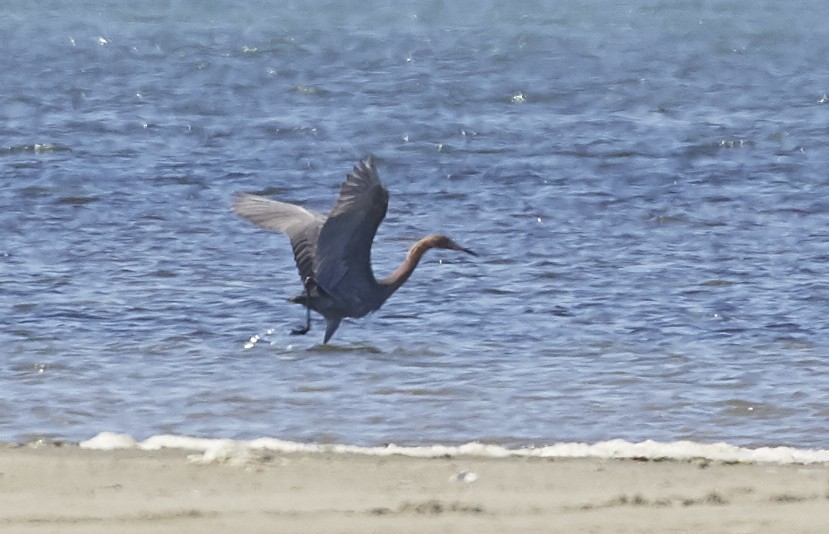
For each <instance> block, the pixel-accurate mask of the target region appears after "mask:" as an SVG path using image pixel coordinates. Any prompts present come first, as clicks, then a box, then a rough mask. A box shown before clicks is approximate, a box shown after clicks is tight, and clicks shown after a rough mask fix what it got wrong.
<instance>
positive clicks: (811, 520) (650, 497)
mask: <svg viewBox="0 0 829 534" xmlns="http://www.w3.org/2000/svg"><path fill="white" fill-rule="evenodd" d="M192 459H193V457H192V456H191V455H190V454H189V453H188V451H184V450H180V449H165V450H159V451H142V450H114V451H91V450H84V449H81V448H79V447H77V446H74V445H64V446H42V447H30V446H12V445H8V446H3V447H2V448H0V531H1V532H4V533H15V534H16V533H46V532H60V533H84V534H94V533H108V534H111V533H119V532H125V533H126V532H129V533H142V532H147V533H150V532H152V533H158V532H177V533H188V532H246V533H255V532H303V533H305V532H308V533H315V532H319V533H331V532H461V533H463V532H470V533H472V532H475V533H481V532H567V533H579V532H585V533H586V532H636V533H642V532H655V533H656V532H659V533H664V532H689V533H690V532H695V533H699V532H718V533H759V532H768V533H780V532H786V533H796V532H802V533H806V532H809V533H818V532H826V529H827V528H829V466H827V465H826V464H815V465H778V464H762V463H757V464H745V463H723V462H716V461H709V460H693V461H673V460H672V461H638V460H632V459H631V460H607V459H590V458H588V459H543V458H481V457H463V456H457V457H444V458H412V457H406V456H396V455H393V456H387V457H377V456H367V455H360V454H342V453H285V454H283V453H272V452H266V451H262V452H259V453H258V454H256V455H252V456H250V457H247V458H245V460H244V461H232V462H220V461H216V462H210V463H197V462H194V461H192Z"/></svg>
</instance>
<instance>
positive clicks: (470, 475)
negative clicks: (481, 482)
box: [449, 471, 478, 484]
mask: <svg viewBox="0 0 829 534" xmlns="http://www.w3.org/2000/svg"><path fill="white" fill-rule="evenodd" d="M476 480H478V473H474V472H472V471H460V472H458V473H455V474H454V475H452V476H451V477H449V482H464V483H466V484H472V483H473V482H475V481H476Z"/></svg>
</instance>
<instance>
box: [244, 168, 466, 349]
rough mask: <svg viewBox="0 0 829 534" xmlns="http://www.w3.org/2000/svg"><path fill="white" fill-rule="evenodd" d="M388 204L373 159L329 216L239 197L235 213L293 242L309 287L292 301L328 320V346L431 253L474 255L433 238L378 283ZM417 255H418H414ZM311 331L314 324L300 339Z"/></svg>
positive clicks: (351, 178)
mask: <svg viewBox="0 0 829 534" xmlns="http://www.w3.org/2000/svg"><path fill="white" fill-rule="evenodd" d="M388 202H389V192H388V191H387V190H386V188H385V187H384V186H383V184H382V183H381V182H380V178H379V177H378V176H377V169H376V167H375V164H374V160H373V159H372V158H368V159H366V160H364V161H361V162H360V163H358V164H357V165H356V166H355V167H354V170H353V171H352V172H351V173H349V174H348V176H347V178H346V180H345V182H343V184H342V187H341V188H340V196H339V198H338V199H337V201H336V203H335V204H334V207H333V208H332V209H331V213H329V214H328V216H326V215H323V214H322V213H319V212H316V211H312V210H308V209H305V208H303V207H301V206H297V205H295V204H289V203H286V202H279V201H277V200H271V199H267V198H264V197H260V196H257V195H250V194H247V193H237V194H236V196H235V198H234V202H233V210H234V211H235V212H236V213H237V214H238V215H240V216H241V217H244V218H245V219H247V220H249V221H251V222H252V223H254V224H256V225H258V226H260V227H262V228H265V229H267V230H273V231H276V232H282V233H284V234H285V235H287V236H288V239H290V241H291V247H292V248H293V251H294V257H295V259H296V265H297V269H298V270H299V276H300V278H301V279H302V283H303V285H304V287H305V290H304V291H303V292H302V294H300V295H298V296H296V297H294V298H292V299H291V301H293V302H297V303H299V304H302V305H304V306H306V307H307V308H308V309H309V310H314V311H316V312H317V313H319V314H320V315H322V316H323V317H324V318H325V320H326V323H327V324H326V329H325V338H324V342H328V340H329V339H331V336H332V335H334V332H335V331H336V330H337V327H338V326H339V324H340V321H341V320H342V319H343V317H362V316H364V315H366V314H367V313H370V312H372V311H374V310H377V309H378V308H380V306H382V305H383V303H384V302H385V301H386V299H388V298H389V296H391V294H392V293H394V291H395V290H397V288H399V287H400V285H402V283H403V282H405V281H406V279H407V278H408V277H409V275H410V274H411V272H412V271H413V270H414V267H415V266H416V265H417V262H418V261H419V260H420V257H421V256H422V254H423V253H424V252H425V251H426V250H428V249H429V248H432V247H440V248H450V249H454V250H461V251H464V252H468V253H471V251H469V250H467V249H464V248H463V247H460V246H459V245H457V244H456V243H454V242H453V241H452V240H451V239H449V238H447V237H445V236H429V237H427V238H424V239H423V240H421V241H419V242H418V243H417V244H416V245H415V246H414V247H412V250H411V251H410V254H409V256H408V257H407V261H406V262H404V264H403V265H401V267H400V268H399V269H398V270H397V271H395V272H394V273H393V274H392V276H390V277H388V278H385V279H383V280H380V281H378V280H377V279H376V278H375V277H374V273H373V271H372V269H371V244H372V242H373V241H374V236H375V235H376V233H377V227H378V226H380V223H381V222H382V221H383V218H384V217H385V216H386V210H387V208H388ZM418 245H420V247H419V248H418ZM415 249H417V250H418V252H417V254H415V255H413V252H414V251H415ZM309 327H310V319H309V320H308V323H307V325H306V328H305V329H304V330H300V331H298V333H305V332H307V329H308V328H309Z"/></svg>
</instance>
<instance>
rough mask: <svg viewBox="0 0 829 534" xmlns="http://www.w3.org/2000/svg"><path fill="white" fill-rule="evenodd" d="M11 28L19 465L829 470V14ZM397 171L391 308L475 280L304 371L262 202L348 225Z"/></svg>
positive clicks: (815, 9)
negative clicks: (766, 459) (235, 204)
mask: <svg viewBox="0 0 829 534" xmlns="http://www.w3.org/2000/svg"><path fill="white" fill-rule="evenodd" d="M12 4H13V5H11V6H8V5H7V4H4V6H3V7H0V48H1V49H2V52H3V53H2V54H0V72H2V73H3V74H2V77H1V78H0V98H2V104H0V236H2V237H1V238H0V441H16V442H26V441H31V440H37V439H46V440H72V441H78V440H82V439H86V438H89V437H91V436H93V435H95V434H97V433H98V432H100V431H104V430H109V431H117V432H127V433H130V434H132V435H134V436H136V437H137V438H144V437H147V436H150V435H153V434H159V433H177V434H188V435H196V436H204V437H232V438H253V437H259V436H273V437H279V438H282V439H289V440H296V441H315V442H337V443H350V444H358V445H376V444H382V443H387V442H395V443H401V444H433V443H462V442H466V441H470V440H482V441H488V442H495V443H502V444H507V445H510V446H512V445H515V446H526V445H534V444H536V445H541V444H550V443H554V442H558V441H587V442H594V441H599V440H605V439H612V438H622V439H627V440H630V441H638V440H642V439H648V438H650V439H656V440H663V441H669V440H676V439H692V440H697V441H702V442H713V441H727V442H730V443H733V444H737V445H743V446H754V445H791V446H797V447H823V448H825V447H826V446H827V442H829V425H828V424H827V420H829V321H827V311H829V276H828V275H829V267H827V265H829V171H827V169H829V96H827V94H828V93H829V77H828V76H827V72H829V68H827V67H829V12H828V11H827V10H826V9H825V6H824V5H823V3H822V2H817V1H808V0H802V1H795V2H788V3H786V2H783V3H781V2H776V1H772V0H759V1H756V2H750V3H749V2H739V1H737V0H719V1H717V0H700V1H695V2H662V1H655V0H630V1H627V2H605V1H601V0H580V1H578V2H577V1H564V2H560V1H559V2H553V1H550V2H545V1H536V2H518V3H513V2H497V1H489V2H440V1H427V0H418V1H409V2H393V1H391V0H389V1H385V2H384V1H368V2H361V3H360V4H359V7H355V6H353V5H352V4H353V3H352V2H344V1H343V2H338V1H331V2H314V1H310V0H296V1H294V2H278V1H275V0H274V1H258V2H245V3H242V4H243V5H238V3H231V2H220V1H214V2H196V1H195V0H193V1H178V2H176V1H161V0H158V1H154V2H153V1H150V2H142V3H140V4H135V5H134V6H133V5H127V3H124V2H115V1H111V2H92V1H79V2H72V3H63V2H52V3H48V2H47V3H45V4H44V3H42V2H40V3H38V7H37V8H35V7H31V6H32V5H33V4H31V3H29V2H26V3H23V2H13V3H12ZM129 4H133V3H129ZM286 4H287V5H286ZM517 4H518V5H517ZM70 6H71V7H70ZM368 154H374V155H375V156H376V158H377V161H378V167H379V171H380V174H381V177H382V178H383V180H384V181H385V183H386V185H387V186H388V188H389V189H390V191H391V201H390V207H389V214H388V216H387V218H386V220H385V222H384V223H383V225H382V226H381V228H380V231H379V233H378V236H377V240H376V243H375V248H374V255H373V256H374V258H373V260H374V268H375V271H376V272H377V273H378V275H385V274H388V273H389V272H390V271H392V270H393V269H394V268H395V267H396V265H397V264H398V263H399V262H400V261H401V260H402V258H403V256H404V255H405V251H406V249H407V248H408V246H409V245H410V244H411V243H412V242H413V241H415V240H416V239H417V238H419V237H421V236H422V235H425V234H427V233H432V232H437V231H440V232H445V233H447V234H449V235H451V236H452V237H453V238H454V239H456V240H457V241H458V242H460V243H461V244H463V245H464V246H468V247H470V248H472V249H474V250H476V251H477V252H478V253H479V254H480V255H479V256H478V257H477V258H472V257H468V256H465V255H458V254H453V253H451V252H448V251H439V252H430V253H429V255H427V257H426V258H425V260H424V262H422V263H421V265H420V267H419V268H418V270H417V271H416V272H415V274H414V276H413V277H412V279H411V280H410V281H409V282H408V283H407V284H406V285H405V286H404V287H403V288H402V289H401V290H400V291H399V292H398V293H397V294H396V295H394V296H393V297H392V298H391V299H390V300H389V301H388V302H387V303H386V305H385V307H384V308H382V309H381V310H380V311H379V312H377V313H376V314H374V315H373V316H370V317H368V318H365V319H360V320H350V321H346V322H344V323H343V325H342V326H341V327H340V329H339V331H338V332H337V334H336V336H335V338H334V340H333V343H332V344H331V345H329V346H322V345H321V344H320V343H321V340H322V331H323V323H322V321H321V320H320V319H319V318H317V320H316V322H315V324H314V329H313V330H312V331H311V333H309V334H308V335H307V336H304V337H298V336H291V335H289V331H290V329H291V328H293V327H295V326H296V325H298V324H300V323H302V321H303V320H304V312H303V310H302V308H300V307H298V306H296V305H294V304H291V303H288V302H287V301H286V299H287V298H288V297H291V296H293V295H295V294H297V293H298V292H299V291H300V289H301V287H300V283H299V278H298V276H297V274H296V271H295V268H294V264H293V258H292V257H291V253H290V247H289V245H288V242H287V240H286V239H285V238H284V237H282V236H279V235H276V234H269V233H267V232H264V231H262V230H259V229H258V228H256V227H254V226H252V225H250V224H249V223H247V222H246V221H244V220H241V219H239V218H237V217H236V216H234V215H233V214H232V213H231V212H230V210H229V204H230V199H231V197H232V194H233V192H234V191H249V192H256V193H260V194H266V195H270V196H274V197H277V198H280V199H283V200H287V201H291V202H296V203H301V204H303V205H305V206H307V207H310V208H313V209H317V210H320V211H327V210H328V209H329V208H330V206H331V204H332V203H333V201H334V198H335V197H336V195H337V192H338V190H339V183H340V182H341V181H342V179H343V178H344V177H345V174H346V172H347V171H348V170H349V169H350V168H351V166H352V165H353V164H354V163H355V162H356V161H358V160H359V159H360V158H362V157H364V156H366V155H368ZM460 256H464V257H460Z"/></svg>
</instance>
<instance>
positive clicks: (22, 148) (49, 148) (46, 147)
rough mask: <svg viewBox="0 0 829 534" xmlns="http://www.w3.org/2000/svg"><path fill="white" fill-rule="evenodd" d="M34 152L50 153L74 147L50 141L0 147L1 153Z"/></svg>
mask: <svg viewBox="0 0 829 534" xmlns="http://www.w3.org/2000/svg"><path fill="white" fill-rule="evenodd" d="M26 152H33V153H35V154H48V153H51V152H72V149H71V148H69V147H68V146H63V145H50V144H48V143H44V144H39V143H35V144H33V145H16V146H5V147H0V154H21V153H26Z"/></svg>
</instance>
